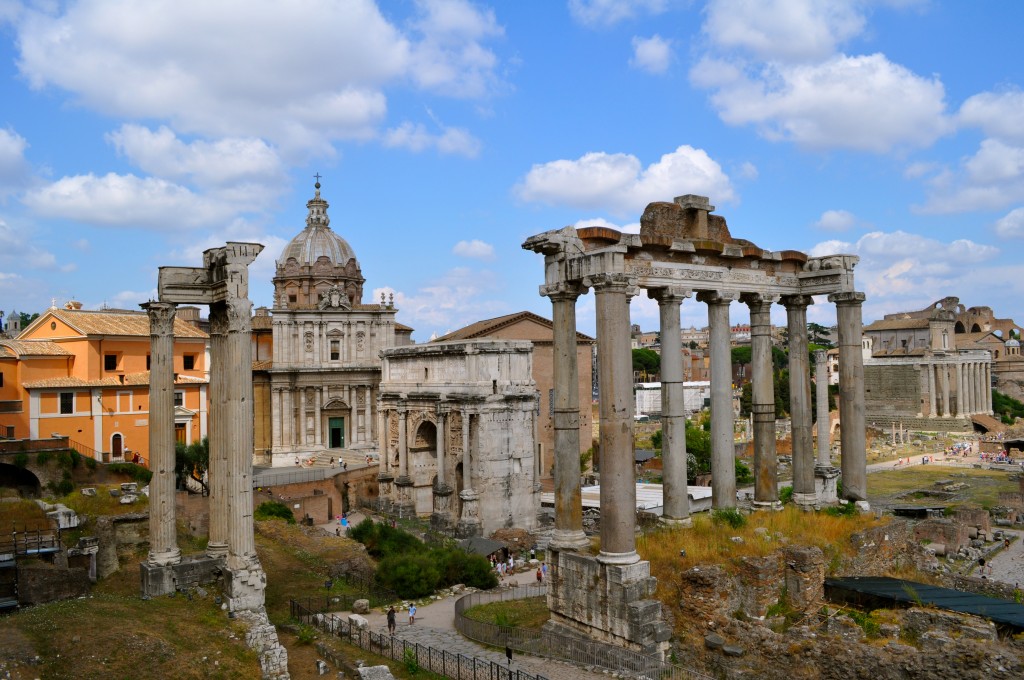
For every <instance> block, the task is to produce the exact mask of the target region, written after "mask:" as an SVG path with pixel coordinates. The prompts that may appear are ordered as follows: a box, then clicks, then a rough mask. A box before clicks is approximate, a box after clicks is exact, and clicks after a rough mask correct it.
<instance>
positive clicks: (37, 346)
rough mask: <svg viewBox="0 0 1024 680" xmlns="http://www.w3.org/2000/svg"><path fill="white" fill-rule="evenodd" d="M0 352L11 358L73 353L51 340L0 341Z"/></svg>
mask: <svg viewBox="0 0 1024 680" xmlns="http://www.w3.org/2000/svg"><path fill="white" fill-rule="evenodd" d="M0 350H6V351H5V354H9V355H10V356H70V355H71V352H69V351H67V350H66V349H64V348H63V347H61V346H60V345H59V344H57V343H56V342H50V341H49V340H0Z"/></svg>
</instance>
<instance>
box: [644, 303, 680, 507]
mask: <svg viewBox="0 0 1024 680" xmlns="http://www.w3.org/2000/svg"><path fill="white" fill-rule="evenodd" d="M647 294H648V295H649V296H650V297H652V298H654V299H656V300H657V301H658V310H659V316H660V322H661V429H662V440H661V461H662V485H663V487H662V492H663V496H662V497H663V506H662V520H663V521H664V522H666V523H688V522H689V518H690V498H689V493H688V491H687V488H686V413H685V405H684V403H683V380H684V378H683V351H682V335H681V334H680V332H679V328H680V326H679V307H680V305H681V304H682V302H683V300H685V299H686V297H688V295H689V291H683V290H678V289H673V288H661V289H658V290H650V291H648V292H647Z"/></svg>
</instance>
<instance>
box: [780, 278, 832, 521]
mask: <svg viewBox="0 0 1024 680" xmlns="http://www.w3.org/2000/svg"><path fill="white" fill-rule="evenodd" d="M782 304H783V305H785V307H786V327H787V331H788V334H789V414H790V420H791V422H792V439H791V440H792V442H793V500H794V501H795V502H796V503H797V504H798V505H805V506H808V505H814V503H815V502H816V501H817V495H816V493H815V490H814V443H813V439H814V438H813V436H812V431H811V382H810V368H809V366H808V355H807V306H808V305H811V304H814V299H813V298H812V297H811V296H810V295H791V296H788V297H785V298H783V299H782ZM825 405H826V408H827V407H828V395H827V394H826V397H825ZM825 419H826V420H827V419H828V413H827V411H826V413H825Z"/></svg>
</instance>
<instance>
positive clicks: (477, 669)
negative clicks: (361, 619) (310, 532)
mask: <svg viewBox="0 0 1024 680" xmlns="http://www.w3.org/2000/svg"><path fill="white" fill-rule="evenodd" d="M290 605H291V615H292V618H293V619H295V620H296V621H299V622H301V623H305V624H307V625H310V626H314V627H315V628H317V629H319V630H321V631H323V632H325V633H328V634H330V635H334V636H337V637H339V638H341V639H342V640H344V641H346V642H348V643H349V644H353V645H356V646H357V647H359V648H360V649H365V650H366V651H368V652H372V653H374V654H378V655H380V656H384V657H387V658H389V659H391V660H392V661H398V662H400V663H404V664H408V665H415V666H416V667H418V668H422V669H425V670H428V671H430V672H432V673H437V674H438V675H442V676H444V677H446V678H451V679H452V680H547V678H545V677H544V676H543V675H534V674H533V673H526V672H524V671H521V670H517V669H513V668H510V667H507V666H503V665H501V664H500V663H497V662H495V661H489V660H487V659H478V658H477V657H473V656H466V655H464V654H454V653H452V652H448V651H445V650H443V649H435V648H434V647H429V646H427V645H421V644H419V643H410V642H406V641H405V640H402V639H400V638H396V637H394V636H392V635H384V634H382V633H375V632H373V631H371V630H367V629H365V628H358V627H357V626H354V625H352V624H351V623H349V622H348V621H346V620H344V619H343V618H341V617H339V616H335V615H334V614H325V613H319V612H314V611H311V610H310V609H309V608H307V607H305V606H304V605H302V604H301V603H299V602H298V601H296V600H291V603H290Z"/></svg>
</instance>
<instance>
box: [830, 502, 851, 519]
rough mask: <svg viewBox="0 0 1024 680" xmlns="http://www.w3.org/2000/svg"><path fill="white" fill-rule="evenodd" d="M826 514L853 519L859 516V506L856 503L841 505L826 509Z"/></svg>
mask: <svg viewBox="0 0 1024 680" xmlns="http://www.w3.org/2000/svg"><path fill="white" fill-rule="evenodd" d="M824 513H825V514H826V515H831V516H832V517H853V516H854V515H856V514H857V506H856V504H854V503H840V504H839V505H832V506H829V507H827V508H825V510H824Z"/></svg>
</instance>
